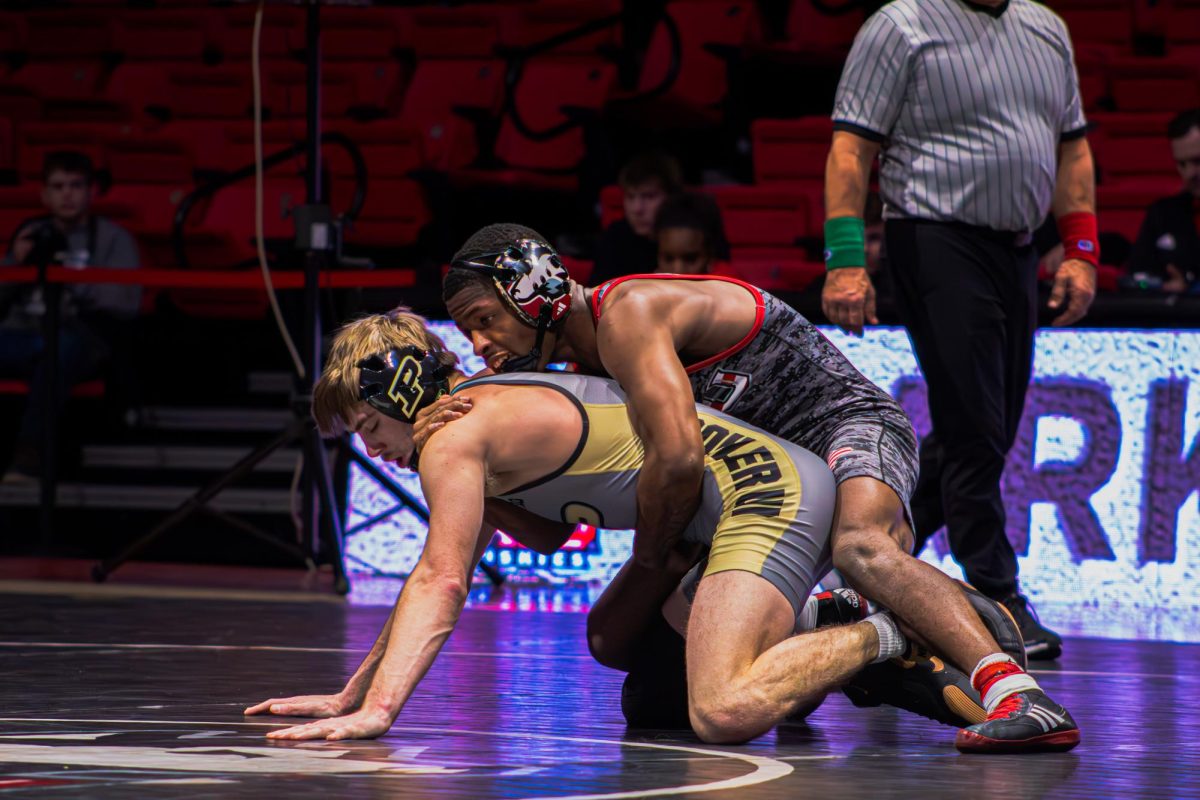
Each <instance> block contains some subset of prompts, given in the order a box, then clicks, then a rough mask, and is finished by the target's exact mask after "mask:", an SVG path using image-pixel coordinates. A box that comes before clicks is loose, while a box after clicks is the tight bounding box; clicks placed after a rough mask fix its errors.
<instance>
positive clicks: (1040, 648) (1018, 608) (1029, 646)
mask: <svg viewBox="0 0 1200 800" xmlns="http://www.w3.org/2000/svg"><path fill="white" fill-rule="evenodd" d="M1000 602H1001V603H1002V604H1003V605H1004V607H1005V608H1007V609H1008V611H1009V613H1011V614H1012V616H1013V619H1015V620H1016V622H1017V625H1018V626H1019V627H1020V628H1021V638H1022V640H1023V641H1024V642H1025V655H1026V656H1028V658H1029V659H1030V660H1033V661H1050V660H1052V659H1055V658H1058V657H1059V656H1060V655H1062V637H1061V636H1059V635H1058V634H1057V633H1055V632H1054V631H1052V630H1050V629H1049V628H1047V627H1046V626H1045V625H1043V624H1042V623H1041V621H1040V620H1039V619H1038V617H1037V612H1036V611H1034V610H1033V606H1031V605H1029V600H1028V599H1026V598H1025V596H1024V595H1022V594H1021V593H1020V592H1016V591H1014V592H1013V593H1012V594H1009V595H1005V596H1004V597H1001V598H1000ZM1018 663H1020V662H1018Z"/></svg>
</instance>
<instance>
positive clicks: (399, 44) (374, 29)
mask: <svg viewBox="0 0 1200 800" xmlns="http://www.w3.org/2000/svg"><path fill="white" fill-rule="evenodd" d="M412 29H413V23H412V13H411V12H409V11H407V10H405V9H399V8H378V7H374V8H372V7H361V6H360V7H351V8H347V7H344V6H326V7H325V8H324V9H322V11H321V55H322V56H324V57H325V58H327V59H330V60H332V61H342V60H348V61H362V60H372V61H375V62H382V61H384V60H386V59H390V58H394V57H395V56H396V55H397V54H398V53H399V52H401V51H403V50H408V49H411V48H412V44H413V30H412ZM301 44H302V43H301V42H295V43H294V46H296V47H297V48H298V46H299V45H301Z"/></svg>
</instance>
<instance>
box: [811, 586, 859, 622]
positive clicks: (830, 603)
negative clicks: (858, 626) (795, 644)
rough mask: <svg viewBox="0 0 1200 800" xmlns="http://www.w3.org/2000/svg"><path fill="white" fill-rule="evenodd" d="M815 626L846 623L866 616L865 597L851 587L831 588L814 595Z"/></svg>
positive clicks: (857, 620)
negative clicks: (815, 600)
mask: <svg viewBox="0 0 1200 800" xmlns="http://www.w3.org/2000/svg"><path fill="white" fill-rule="evenodd" d="M815 597H816V598H817V627H818V628H824V627H825V626H826V625H848V624H850V623H851V622H860V621H862V620H864V619H866V618H867V614H868V611H867V598H865V597H863V596H862V595H861V594H859V593H858V592H856V591H854V590H853V589H833V590H831V591H828V592H821V593H820V594H818V595H815Z"/></svg>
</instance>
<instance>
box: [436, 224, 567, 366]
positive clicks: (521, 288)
mask: <svg viewBox="0 0 1200 800" xmlns="http://www.w3.org/2000/svg"><path fill="white" fill-rule="evenodd" d="M452 266H455V267H459V268H461V269H471V270H475V271H477V272H482V273H484V274H486V275H489V276H490V277H491V278H492V281H493V282H494V283H495V284H496V291H497V293H498V294H499V295H500V297H501V298H502V299H503V300H504V301H505V302H506V303H507V304H508V306H509V307H510V308H511V309H512V310H513V311H514V312H515V313H516V315H517V318H518V319H520V320H521V321H522V322H524V323H525V324H526V325H529V326H530V327H532V328H536V329H537V339H535V340H534V344H533V349H532V350H530V351H529V353H528V354H527V355H524V356H520V357H515V358H510V359H508V361H506V362H504V365H503V366H502V367H501V368H500V371H501V372H530V371H534V370H536V369H537V368H538V366H539V362H540V361H541V358H542V343H543V341H544V340H545V337H546V332H547V331H549V330H553V329H554V328H556V327H558V325H560V324H561V323H562V321H563V320H565V319H566V317H567V313H568V312H569V311H570V309H571V291H570V289H571V285H570V275H569V274H568V273H567V268H566V267H564V266H563V264H562V261H561V260H560V259H559V257H558V253H556V252H554V248H553V247H551V246H550V245H549V244H547V243H546V242H543V241H541V240H539V239H518V240H517V241H516V242H514V243H513V244H511V245H509V246H508V247H506V248H504V250H501V251H500V252H497V253H484V254H482V255H479V256H476V257H474V258H469V259H460V260H458V261H455V262H454V263H453V265H452Z"/></svg>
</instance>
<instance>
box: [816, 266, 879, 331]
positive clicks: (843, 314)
mask: <svg viewBox="0 0 1200 800" xmlns="http://www.w3.org/2000/svg"><path fill="white" fill-rule="evenodd" d="M821 310H822V311H824V312H825V317H826V318H827V319H828V320H829V321H830V322H832V323H833V324H834V325H837V326H838V327H839V328H841V329H842V330H844V331H845V332H846V333H851V334H854V335H855V336H862V332H863V325H864V324H868V325H878V324H879V318H878V317H877V316H875V285H874V284H873V283H871V276H870V275H868V274H867V270H866V269H865V268H864V267H844V268H842V269H834V270H830V271H829V272H828V273H826V275H825V287H824V288H823V289H822V290H821Z"/></svg>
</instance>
